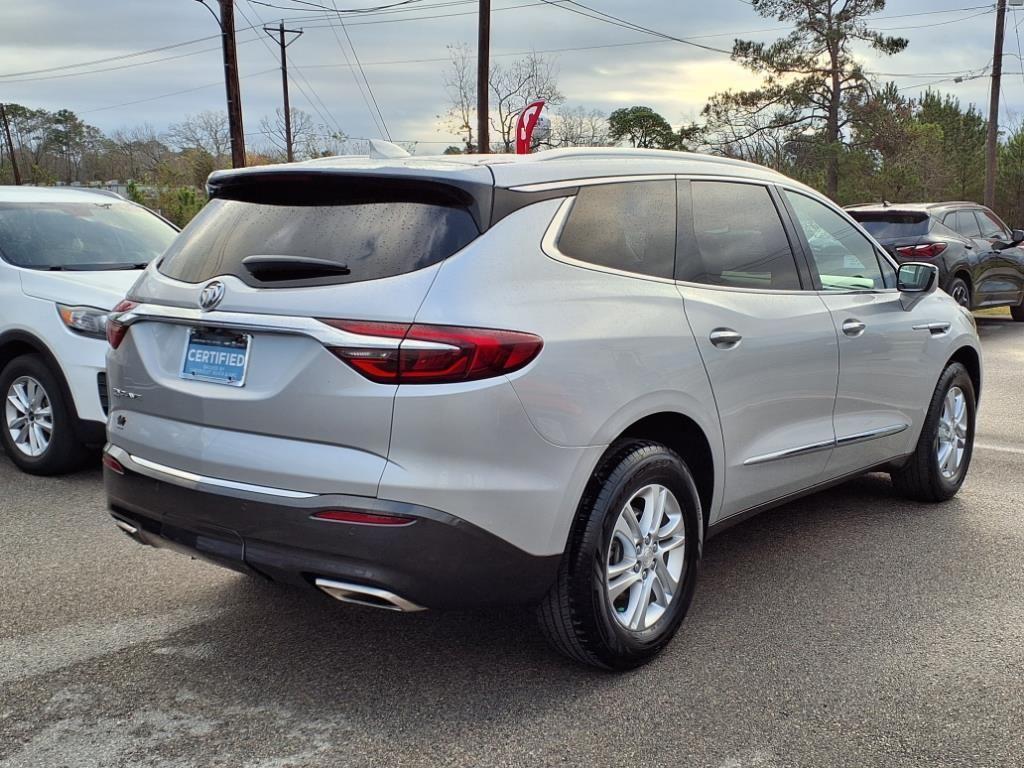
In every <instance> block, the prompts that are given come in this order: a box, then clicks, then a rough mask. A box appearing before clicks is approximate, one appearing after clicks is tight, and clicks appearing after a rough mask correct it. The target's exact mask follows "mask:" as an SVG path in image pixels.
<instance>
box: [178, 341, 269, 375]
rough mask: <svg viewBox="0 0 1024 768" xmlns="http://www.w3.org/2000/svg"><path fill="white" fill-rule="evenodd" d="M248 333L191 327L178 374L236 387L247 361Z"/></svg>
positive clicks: (247, 363)
mask: <svg viewBox="0 0 1024 768" xmlns="http://www.w3.org/2000/svg"><path fill="white" fill-rule="evenodd" d="M251 340H252V337H251V336H249V335H248V334H239V333H225V332H222V331H206V330H197V329H191V330H190V331H189V333H188V342H187V343H186V344H185V359H184V360H183V361H182V364H181V378H183V379H194V380H196V381H212V382H214V383H215V384H227V385H228V386H231V387H240V386H242V385H243V384H245V371H246V368H247V367H248V365H249V342H250V341H251Z"/></svg>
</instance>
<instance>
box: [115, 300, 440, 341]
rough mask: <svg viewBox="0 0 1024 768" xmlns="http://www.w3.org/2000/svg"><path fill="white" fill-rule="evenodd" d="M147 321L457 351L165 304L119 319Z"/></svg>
mask: <svg viewBox="0 0 1024 768" xmlns="http://www.w3.org/2000/svg"><path fill="white" fill-rule="evenodd" d="M144 320H157V321H160V322H164V323H175V324H178V325H201V326H204V327H207V328H230V329H232V330H238V331H262V332H264V333H285V334H292V335H297V336H309V337H310V338H313V339H316V340H317V341H319V342H320V343H321V344H323V345H324V346H327V347H352V348H360V349H362V348H372V349H381V348H384V349H398V346H399V344H403V343H404V346H405V348H406V349H433V350H445V351H451V350H454V349H457V347H454V346H452V345H450V344H442V343H439V342H431V341H420V340H419V339H405V340H404V342H403V339H399V338H394V337H391V336H364V335H363V334H359V333H349V332H348V331H343V330H341V329H340V328H335V327H334V326H331V325H327V324H326V323H321V322H320V321H319V320H316V319H314V318H312V317H294V316H291V315H263V314H256V313H254V312H224V311H222V310H214V311H212V312H204V311H203V310H201V309H193V308H191V307H172V306H166V305H163V304H139V305H138V306H137V307H133V308H132V309H130V310H128V311H127V312H122V313H121V314H119V315H118V316H117V321H118V322H120V323H123V324H125V325H132V324H134V323H137V322H141V321H144Z"/></svg>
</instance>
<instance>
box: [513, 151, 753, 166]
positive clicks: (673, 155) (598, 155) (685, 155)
mask: <svg viewBox="0 0 1024 768" xmlns="http://www.w3.org/2000/svg"><path fill="white" fill-rule="evenodd" d="M529 157H530V158H531V159H533V160H538V161H541V162H546V161H549V160H568V159H571V160H582V159H587V158H593V159H614V158H617V157H621V158H630V157H635V158H647V159H652V158H654V159H657V158H661V159H665V160H686V161H689V162H704V163H723V164H726V165H735V166H739V167H743V168H760V169H763V168H764V167H765V166H763V165H758V164H757V163H751V162H748V161H746V160H737V159H735V158H732V157H722V156H720V155H708V154H704V153H701V152H677V151H676V150H674V149H638V148H635V147H565V148H561V149H547V150H544V151H543V152H536V153H534V154H532V155H529ZM769 170H770V169H769Z"/></svg>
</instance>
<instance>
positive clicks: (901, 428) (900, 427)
mask: <svg viewBox="0 0 1024 768" xmlns="http://www.w3.org/2000/svg"><path fill="white" fill-rule="evenodd" d="M908 429H910V425H909V424H893V425H892V426H890V427H880V428H878V429H869V430H868V431H867V432H858V433H857V434H855V435H847V436H846V437H839V438H836V445H837V446H838V447H840V448H841V447H842V446H844V445H854V444H855V443H863V442H864V441H866V440H877V439H878V438H882V437H891V436H892V435H898V434H899V433H900V432H905V431H906V430H908Z"/></svg>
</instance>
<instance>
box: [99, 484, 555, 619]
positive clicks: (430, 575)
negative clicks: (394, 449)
mask: <svg viewBox="0 0 1024 768" xmlns="http://www.w3.org/2000/svg"><path fill="white" fill-rule="evenodd" d="M104 479H105V484H106V490H107V498H108V503H109V507H110V512H111V514H112V515H113V517H114V519H115V521H120V522H121V523H123V524H126V525H121V526H120V527H121V528H122V529H123V530H125V532H126V533H128V534H129V535H130V536H132V538H134V539H136V540H137V541H139V542H141V543H143V544H148V545H150V546H154V547H161V548H168V549H172V550H177V551H179V552H182V553H184V554H188V555H191V556H193V557H200V558H202V559H205V560H208V561H210V562H213V563H216V564H217V565H221V566H224V567H227V568H232V569H234V570H240V571H244V572H255V573H259V574H262V575H263V576H266V577H268V578H270V579H272V580H274V581H281V582H287V583H292V584H297V585H306V586H313V585H315V583H316V581H317V580H318V579H320V580H325V579H326V580H329V581H334V582H342V583H345V584H350V585H362V586H366V587H371V588H373V589H376V590H384V591H386V592H389V593H392V594H393V595H395V596H398V597H399V598H401V599H402V600H405V601H408V602H410V603H412V604H414V605H415V606H417V607H419V606H422V607H426V608H468V607H478V606H489V605H505V604H513V603H532V602H536V601H539V600H540V599H541V598H542V597H543V596H544V594H545V592H546V591H547V590H548V588H549V587H550V585H551V584H552V583H553V582H554V578H555V574H556V571H557V569H558V563H559V559H560V558H559V556H557V555H554V556H536V555H531V554H528V553H526V552H524V551H523V550H521V549H518V548H517V547H514V546H512V545H511V544H509V543H508V542H506V541H504V540H503V539H500V538H498V537H497V536H494V535H493V534H490V533H487V532H485V531H483V530H482V529H480V528H478V527H476V526H474V525H472V524H470V523H467V522H465V521H464V520H461V519H459V518H456V517H453V516H452V515H449V514H447V513H445V512H441V511H439V510H436V509H431V508H429V507H422V506H417V505H414V504H407V503H401V502H390V501H383V500H379V499H370V498H365V497H358V496H344V495H337V494H336V495H321V496H315V497H311V498H297V499H293V498H274V499H268V498H267V497H266V496H265V495H262V494H257V493H253V492H250V491H248V490H237V489H235V490H232V489H225V488H216V489H211V488H206V487H203V486H196V487H186V485H185V484H179V483H178V482H177V481H175V482H165V481H164V480H160V479H157V478H155V477H151V476H147V475H146V474H142V473H140V472H137V471H132V470H131V469H127V468H126V470H125V473H124V474H123V475H122V474H118V473H116V472H113V471H111V470H110V469H109V468H104ZM325 509H350V510H351V509H354V510H359V511H366V512H375V513H383V514H398V515H402V516H406V517H411V518H414V521H413V522H412V523H410V524H408V525H403V526H374V525H358V524H351V523H336V522H327V521H322V520H316V519H313V518H312V517H311V515H312V514H313V513H314V512H317V511H320V510H325ZM129 529H134V532H132V531H130V530H129Z"/></svg>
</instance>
